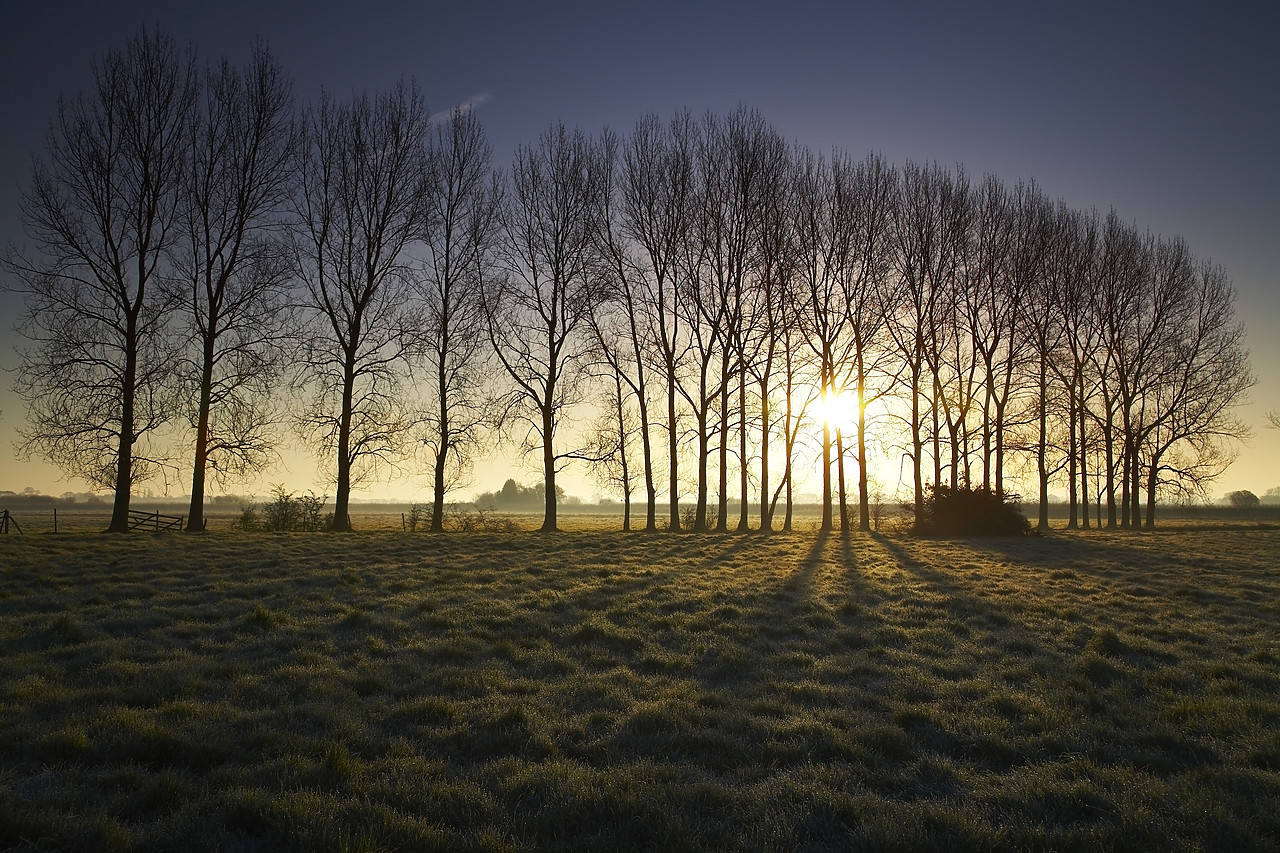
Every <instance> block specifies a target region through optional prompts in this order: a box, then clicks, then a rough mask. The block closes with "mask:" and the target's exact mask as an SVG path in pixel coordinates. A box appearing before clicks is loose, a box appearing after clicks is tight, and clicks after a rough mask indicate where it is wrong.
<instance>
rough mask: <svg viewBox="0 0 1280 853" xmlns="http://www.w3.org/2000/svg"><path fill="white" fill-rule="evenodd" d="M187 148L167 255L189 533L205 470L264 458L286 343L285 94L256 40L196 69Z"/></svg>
mask: <svg viewBox="0 0 1280 853" xmlns="http://www.w3.org/2000/svg"><path fill="white" fill-rule="evenodd" d="M188 143H189V145H190V157H189V159H188V161H187V169H186V171H185V173H184V174H183V179H182V193H181V201H180V216H179V226H180V234H181V240H180V241H179V242H178V244H177V246H176V247H175V255H176V258H177V262H176V272H177V278H178V280H179V282H180V283H181V285H182V286H183V289H182V291H181V292H180V299H181V301H182V303H183V304H184V306H185V308H184V313H185V315H186V316H185V318H184V321H183V324H184V326H185V327H186V329H187V335H188V336H189V338H190V340H191V345H190V347H189V349H188V353H187V356H186V357H185V358H184V359H183V362H182V363H183V366H184V368H185V369H184V370H183V371H182V372H183V379H184V385H185V386H186V387H187V388H188V396H189V397H190V398H193V402H192V403H191V404H189V406H188V417H189V419H190V421H191V425H192V427H194V429H195V457H194V459H193V462H192V477H191V507H190V510H189V513H188V516H187V519H188V520H187V530H189V531H202V530H204V494H205V481H206V476H207V471H208V469H209V467H210V466H212V468H213V470H214V472H215V475H217V476H220V477H227V476H236V475H241V474H244V473H246V472H249V471H256V470H260V469H261V468H262V467H263V466H264V465H265V464H266V463H267V462H269V461H270V459H271V458H272V453H271V450H272V444H273V443H272V439H271V435H270V431H269V427H270V424H271V417H270V415H269V414H268V409H269V400H270V398H271V395H272V393H273V392H275V391H276V390H277V389H276V384H277V383H276V380H277V379H278V378H279V375H280V373H281V370H282V368H283V363H284V353H285V347H284V346H283V344H284V342H285V341H286V340H287V339H288V334H287V329H286V323H287V310H286V300H285V295H286V294H285V292H284V291H285V284H286V281H287V277H288V273H289V266H288V259H287V256H286V253H285V251H284V249H285V244H284V241H283V239H282V236H281V234H280V225H281V222H280V218H279V216H278V215H277V214H278V213H279V212H280V210H281V207H282V205H283V204H284V202H285V201H286V199H287V194H288V192H289V190H290V185H289V184H290V180H291V178H292V175H293V166H294V154H295V147H294V122H293V91H292V85H291V83H290V81H289V78H288V76H287V75H286V74H285V73H284V71H283V70H282V69H281V67H280V65H279V64H278V63H277V62H276V60H275V59H274V58H273V57H272V56H271V53H270V51H269V50H268V49H267V47H266V45H265V44H262V43H258V44H256V45H254V47H253V52H252V55H251V58H250V61H249V64H248V66H247V67H246V68H245V69H244V70H243V71H241V70H239V69H237V68H235V67H233V66H232V65H231V64H230V63H229V62H227V61H226V60H225V59H224V60H222V62H221V63H219V64H218V65H216V66H214V67H211V68H209V69H208V70H207V71H206V72H205V81H204V90H203V93H202V99H201V101H200V105H199V108H198V110H197V111H196V112H195V115H194V117H193V121H192V123H191V130H190V137H189V140H188Z"/></svg>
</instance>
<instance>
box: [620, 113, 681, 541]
mask: <svg viewBox="0 0 1280 853" xmlns="http://www.w3.org/2000/svg"><path fill="white" fill-rule="evenodd" d="M695 139H696V128H695V125H694V122H693V119H692V117H691V116H690V115H689V114H688V113H682V114H680V115H678V116H676V117H675V118H673V119H672V120H671V122H670V123H669V124H667V125H665V126H664V125H663V124H662V123H661V122H660V121H659V120H658V117H657V116H655V115H649V116H646V117H645V118H643V119H641V120H640V121H639V122H638V123H637V124H636V127H635V130H634V131H633V132H632V134H631V136H630V137H629V138H628V141H627V146H626V148H625V150H624V151H623V154H622V172H623V176H622V179H621V184H622V186H621V193H622V204H621V210H620V218H621V227H622V230H623V232H624V233H625V234H626V235H627V236H628V237H630V238H631V240H633V241H634V242H635V244H636V245H637V246H638V252H637V254H638V255H639V256H640V258H641V261H640V264H641V266H642V267H643V271H644V272H643V278H642V281H643V290H642V292H641V293H640V294H639V296H640V302H641V306H640V307H641V308H642V309H643V311H644V317H645V321H646V323H647V325H648V329H649V331H648V334H647V338H648V339H649V341H650V344H651V346H652V347H654V348H655V350H656V353H655V354H654V358H655V361H656V363H655V365H654V366H655V370H656V371H657V372H658V374H659V375H660V376H661V378H662V382H663V385H664V386H665V387H664V391H665V394H664V400H665V403H666V411H665V426H666V433H667V447H666V452H667V501H668V511H669V515H668V525H669V527H670V529H671V530H679V529H680V477H679V459H680V440H681V433H680V421H679V413H678V408H679V403H680V397H681V394H680V391H679V381H680V370H681V368H682V365H683V360H684V355H685V352H686V351H687V348H688V344H687V337H686V335H685V333H684V331H683V324H682V322H681V318H682V312H681V311H680V310H679V308H678V306H679V304H680V302H679V300H680V295H681V293H682V291H683V287H682V282H683V280H684V277H685V275H687V274H688V271H689V270H690V268H691V266H692V265H691V264H690V263H689V262H688V256H689V245H690V234H689V228H690V216H691V215H692V193H693V150H694V141H695ZM633 316H634V315H633Z"/></svg>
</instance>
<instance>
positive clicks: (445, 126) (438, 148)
mask: <svg viewBox="0 0 1280 853" xmlns="http://www.w3.org/2000/svg"><path fill="white" fill-rule="evenodd" d="M430 175H431V182H432V186H431V188H430V191H429V192H428V193H427V195H426V215H425V219H424V223H423V225H424V228H423V239H422V243H423V248H424V250H425V256H426V264H425V272H424V275H423V276H422V278H421V287H422V291H423V293H422V316H421V320H420V324H421V332H422V345H423V353H424V357H425V361H426V372H427V376H428V377H429V380H430V383H431V385H432V405H431V406H430V407H429V408H428V414H427V417H426V426H427V435H426V441H427V444H428V446H429V447H430V448H431V456H432V496H433V498H432V513H431V529H432V530H433V531H437V532H438V531H441V530H444V503H445V496H446V495H447V494H448V491H449V489H450V488H453V487H454V486H455V485H456V484H457V483H458V481H459V479H460V478H461V477H462V475H463V474H464V472H465V471H466V470H467V468H468V467H469V464H470V462H471V459H472V456H473V455H474V454H475V452H476V451H477V450H478V449H479V448H480V441H481V437H482V435H483V431H484V428H485V426H486V424H488V423H489V422H490V421H491V420H492V406H493V403H492V401H490V400H489V399H488V397H489V396H491V388H490V384H491V383H489V382H488V380H487V377H486V371H485V366H486V364H491V362H490V361H489V359H488V355H489V351H488V347H487V343H486V336H485V324H484V310H483V303H482V299H481V284H482V282H483V279H484V276H485V275H487V274H488V273H489V266H490V264H492V262H493V258H492V253H493V242H494V237H495V235H496V222H497V218H496V216H497V206H498V203H499V201H500V197H501V193H500V186H499V185H498V183H497V180H496V178H495V176H494V175H493V169H492V149H491V148H490V146H489V143H488V141H487V140H486V138H485V133H484V128H483V126H482V125H481V124H480V121H479V119H478V118H477V117H476V116H475V114H474V113H473V112H472V111H471V110H464V109H461V108H459V109H454V110H452V111H451V112H450V113H449V116H448V118H447V119H444V120H441V121H439V122H438V124H437V127H436V132H435V134H434V135H433V136H432V143H431V171H430Z"/></svg>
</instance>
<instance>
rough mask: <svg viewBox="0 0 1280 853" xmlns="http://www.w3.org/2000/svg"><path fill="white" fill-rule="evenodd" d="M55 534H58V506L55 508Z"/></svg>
mask: <svg viewBox="0 0 1280 853" xmlns="http://www.w3.org/2000/svg"><path fill="white" fill-rule="evenodd" d="M53 532H54V533H57V532H58V508H57V507H56V506H55V507H54V508H53Z"/></svg>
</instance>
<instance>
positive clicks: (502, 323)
mask: <svg viewBox="0 0 1280 853" xmlns="http://www.w3.org/2000/svg"><path fill="white" fill-rule="evenodd" d="M599 164H600V161H599V159H598V158H597V157H595V156H594V151H593V148H592V146H591V144H590V142H589V141H588V140H587V138H586V136H585V135H584V134H583V133H582V132H581V131H579V130H573V131H570V130H568V129H567V128H566V127H565V126H564V125H563V124H558V125H555V126H553V127H551V128H550V129H549V130H547V131H545V132H544V133H543V134H542V136H541V138H540V139H539V142H538V144H537V146H536V147H530V146H521V147H520V148H519V149H518V150H517V152H516V158H515V163H514V164H513V166H512V169H511V177H510V184H509V187H508V191H507V193H506V197H505V199H504V203H503V205H502V210H501V213H500V220H499V221H500V223H501V229H502V235H503V239H502V240H501V241H500V244H499V248H498V252H497V254H498V259H499V264H500V265H501V267H502V272H503V273H504V275H503V276H502V277H500V278H496V279H494V280H492V281H489V282H487V283H486V286H485V288H484V309H485V315H486V327H487V329H488V335H489V339H490V342H491V343H492V345H493V349H494V352H495V354H496V356H497V358H498V360H499V362H501V364H502V367H503V369H504V370H505V371H506V373H507V375H508V376H509V377H510V379H511V382H512V384H513V389H512V391H511V395H510V397H509V403H510V405H509V407H508V411H509V412H510V413H511V415H512V416H513V417H514V418H515V420H516V421H517V422H519V423H522V424H524V425H525V426H526V427H527V431H526V433H525V438H524V445H525V450H526V451H532V450H535V449H536V450H540V451H541V454H542V472H543V478H544V482H545V499H546V505H545V513H544V516H543V521H542V530H543V531H554V530H556V529H557V522H556V510H557V506H556V474H557V473H558V472H559V469H560V466H561V465H562V464H563V463H564V462H565V461H567V460H570V459H587V458H590V452H589V449H588V448H586V447H578V446H573V447H571V448H568V449H564V448H561V447H558V446H557V440H558V439H562V436H561V435H560V427H561V425H562V424H563V422H564V420H565V418H566V417H567V416H568V412H569V410H570V409H571V408H572V407H573V406H574V405H576V404H578V403H580V402H581V401H582V396H583V392H584V389H585V385H586V379H587V377H588V372H587V365H588V361H589V356H590V352H591V344H590V337H589V334H588V332H589V329H588V320H589V318H590V317H591V314H592V312H593V310H594V308H595V306H596V304H597V302H599V300H600V299H601V297H602V288H601V286H600V282H599V271H598V269H597V267H598V263H599V261H598V258H597V256H596V253H595V247H596V241H595V235H594V234H593V229H594V225H593V223H592V222H591V216H592V214H593V213H594V211H595V202H596V193H597V192H598V189H597V183H598V181H599V175H598V170H599V168H600V165H599ZM570 444H573V443H572V442H570Z"/></svg>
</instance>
